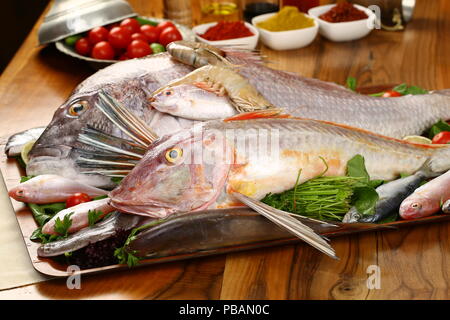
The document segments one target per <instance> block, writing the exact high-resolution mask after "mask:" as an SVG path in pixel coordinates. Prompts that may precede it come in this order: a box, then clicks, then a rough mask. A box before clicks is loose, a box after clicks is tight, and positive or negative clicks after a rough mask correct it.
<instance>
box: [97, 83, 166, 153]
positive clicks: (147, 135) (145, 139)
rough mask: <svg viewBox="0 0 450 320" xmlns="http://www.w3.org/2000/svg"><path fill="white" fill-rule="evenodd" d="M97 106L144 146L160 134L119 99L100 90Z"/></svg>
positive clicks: (123, 130)
mask: <svg viewBox="0 0 450 320" xmlns="http://www.w3.org/2000/svg"><path fill="white" fill-rule="evenodd" d="M98 96H99V100H98V102H97V103H96V104H95V106H96V107H97V108H98V109H99V110H101V111H102V112H103V113H104V114H105V115H106V116H107V117H108V119H109V120H111V121H112V122H113V123H114V124H115V125H116V126H118V127H119V128H120V130H121V131H122V132H123V133H125V134H126V135H127V136H129V137H130V138H131V139H133V140H134V141H135V142H137V143H138V144H140V145H142V146H143V147H144V148H146V147H148V146H149V145H150V144H152V143H153V142H154V141H155V140H156V139H158V135H157V134H156V133H154V132H153V131H152V130H151V129H150V128H149V127H148V126H147V124H146V123H145V122H144V121H142V120H141V119H139V118H138V117H136V116H135V115H134V114H133V113H131V112H130V111H129V110H127V109H126V108H125V107H124V106H123V105H122V104H121V103H120V102H119V101H117V100H116V99H114V98H113V97H111V96H110V95H108V94H107V93H106V92H105V91H103V90H102V91H100V92H99V94H98Z"/></svg>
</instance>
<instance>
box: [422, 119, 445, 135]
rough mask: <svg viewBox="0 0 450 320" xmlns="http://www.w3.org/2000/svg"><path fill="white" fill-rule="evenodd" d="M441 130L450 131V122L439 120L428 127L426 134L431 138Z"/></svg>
mask: <svg viewBox="0 0 450 320" xmlns="http://www.w3.org/2000/svg"><path fill="white" fill-rule="evenodd" d="M442 131H450V124H448V123H447V122H445V121H444V120H439V121H438V122H437V123H435V124H434V125H433V126H432V127H431V128H430V130H428V134H427V135H428V137H429V138H430V139H433V138H434V136H435V135H437V134H438V133H441V132H442Z"/></svg>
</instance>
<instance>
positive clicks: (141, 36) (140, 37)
mask: <svg viewBox="0 0 450 320" xmlns="http://www.w3.org/2000/svg"><path fill="white" fill-rule="evenodd" d="M131 40H132V41H133V40H142V41H145V42H148V38H147V37H146V36H145V34H143V33H141V32H135V33H133V34H132V35H131Z"/></svg>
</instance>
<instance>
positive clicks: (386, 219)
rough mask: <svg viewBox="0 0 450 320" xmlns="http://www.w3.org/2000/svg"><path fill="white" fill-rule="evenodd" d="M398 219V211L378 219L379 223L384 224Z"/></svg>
mask: <svg viewBox="0 0 450 320" xmlns="http://www.w3.org/2000/svg"><path fill="white" fill-rule="evenodd" d="M397 220H398V212H394V213H392V214H390V215H389V216H387V217H386V218H384V219H382V220H380V221H378V222H377V223H378V224H384V223H389V222H394V221H397Z"/></svg>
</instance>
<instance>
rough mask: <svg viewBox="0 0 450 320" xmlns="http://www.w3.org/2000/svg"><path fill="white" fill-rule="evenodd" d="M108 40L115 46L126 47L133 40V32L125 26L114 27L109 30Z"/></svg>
mask: <svg viewBox="0 0 450 320" xmlns="http://www.w3.org/2000/svg"><path fill="white" fill-rule="evenodd" d="M108 41H109V43H110V44H111V45H112V46H113V47H114V48H117V49H121V48H126V47H127V46H128V45H129V44H130V42H131V32H130V31H128V29H125V28H123V27H114V28H112V29H111V31H109V35H108Z"/></svg>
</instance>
